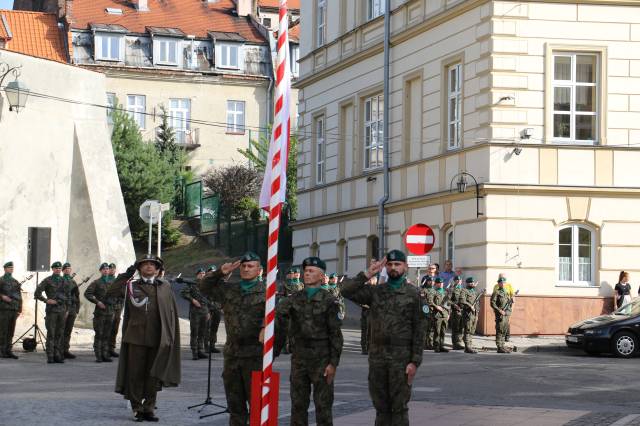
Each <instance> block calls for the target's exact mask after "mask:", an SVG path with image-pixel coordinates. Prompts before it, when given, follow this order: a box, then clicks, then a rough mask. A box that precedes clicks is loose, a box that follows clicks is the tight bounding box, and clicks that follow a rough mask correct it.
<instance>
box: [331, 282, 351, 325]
mask: <svg viewBox="0 0 640 426" xmlns="http://www.w3.org/2000/svg"><path fill="white" fill-rule="evenodd" d="M327 285H328V286H329V292H330V293H331V294H332V295H333V296H334V297H335V298H336V299H337V300H338V306H339V307H340V311H339V313H338V315H339V316H340V321H343V320H344V317H345V316H346V314H347V307H346V305H345V303H344V297H342V294H341V293H340V283H339V282H338V274H336V273H335V272H334V273H332V274H330V275H329V282H328V283H327Z"/></svg>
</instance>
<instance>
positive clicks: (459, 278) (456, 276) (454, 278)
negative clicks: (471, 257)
mask: <svg viewBox="0 0 640 426" xmlns="http://www.w3.org/2000/svg"><path fill="white" fill-rule="evenodd" d="M461 279H462V276H461V275H454V276H453V280H454V281H459V280H461Z"/></svg>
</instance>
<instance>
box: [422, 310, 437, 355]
mask: <svg viewBox="0 0 640 426" xmlns="http://www.w3.org/2000/svg"><path fill="white" fill-rule="evenodd" d="M424 329H425V336H426V340H425V343H424V348H425V349H433V348H434V345H433V338H434V336H433V334H434V331H435V323H434V318H433V315H431V314H429V316H428V317H427V319H426V320H425V327H424Z"/></svg>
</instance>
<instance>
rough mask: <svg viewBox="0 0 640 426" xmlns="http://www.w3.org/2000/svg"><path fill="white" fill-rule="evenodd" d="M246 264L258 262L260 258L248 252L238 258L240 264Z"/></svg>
mask: <svg viewBox="0 0 640 426" xmlns="http://www.w3.org/2000/svg"><path fill="white" fill-rule="evenodd" d="M246 262H260V256H258V255H257V254H255V253H254V252H252V251H248V252H246V253H245V254H244V255H243V256H242V257H241V258H240V263H246Z"/></svg>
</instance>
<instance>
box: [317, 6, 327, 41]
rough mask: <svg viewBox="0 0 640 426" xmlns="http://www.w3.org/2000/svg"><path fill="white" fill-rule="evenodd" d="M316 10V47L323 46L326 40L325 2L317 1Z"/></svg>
mask: <svg viewBox="0 0 640 426" xmlns="http://www.w3.org/2000/svg"><path fill="white" fill-rule="evenodd" d="M317 2H318V3H317V9H316V46H317V47H320V46H322V45H324V44H325V42H326V39H327V0H317Z"/></svg>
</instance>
